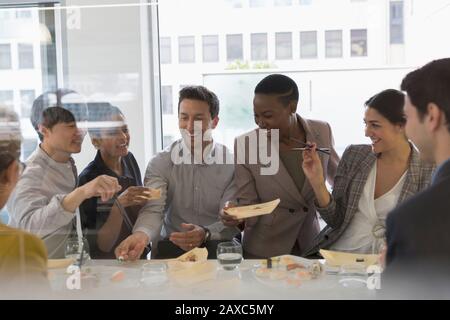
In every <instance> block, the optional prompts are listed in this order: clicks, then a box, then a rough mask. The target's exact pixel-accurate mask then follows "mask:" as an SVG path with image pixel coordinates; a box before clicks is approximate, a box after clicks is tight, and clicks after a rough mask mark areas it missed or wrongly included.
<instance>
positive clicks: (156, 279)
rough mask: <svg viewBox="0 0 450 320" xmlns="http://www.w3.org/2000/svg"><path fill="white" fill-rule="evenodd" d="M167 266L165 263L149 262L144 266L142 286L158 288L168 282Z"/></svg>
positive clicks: (142, 269)
mask: <svg viewBox="0 0 450 320" xmlns="http://www.w3.org/2000/svg"><path fill="white" fill-rule="evenodd" d="M166 271H167V266H166V264H165V263H159V262H149V263H145V264H143V265H142V268H141V284H142V285H143V286H149V287H151V286H157V285H161V284H163V283H164V282H166V281H167V273H166Z"/></svg>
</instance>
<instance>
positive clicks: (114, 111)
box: [88, 102, 125, 138]
mask: <svg viewBox="0 0 450 320" xmlns="http://www.w3.org/2000/svg"><path fill="white" fill-rule="evenodd" d="M88 109H89V124H88V132H89V135H90V136H91V138H99V137H100V133H101V131H102V130H104V129H106V130H107V129H109V128H108V127H106V126H104V125H101V122H108V121H111V120H112V119H113V118H114V117H116V116H122V117H125V116H124V115H123V113H122V111H120V109H119V108H118V107H116V106H113V105H111V104H110V103H109V102H96V103H88Z"/></svg>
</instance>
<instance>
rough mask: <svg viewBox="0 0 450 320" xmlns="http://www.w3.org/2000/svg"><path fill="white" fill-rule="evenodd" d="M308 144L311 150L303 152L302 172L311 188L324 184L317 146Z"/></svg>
mask: <svg viewBox="0 0 450 320" xmlns="http://www.w3.org/2000/svg"><path fill="white" fill-rule="evenodd" d="M308 144H309V145H311V148H310V149H306V150H304V151H303V163H302V168H303V172H304V173H305V176H306V178H308V180H309V183H310V184H311V185H312V186H319V185H322V184H324V183H325V179H324V177H323V168H322V162H321V161H320V158H319V155H318V154H317V151H316V148H317V145H316V144H315V143H309V142H308Z"/></svg>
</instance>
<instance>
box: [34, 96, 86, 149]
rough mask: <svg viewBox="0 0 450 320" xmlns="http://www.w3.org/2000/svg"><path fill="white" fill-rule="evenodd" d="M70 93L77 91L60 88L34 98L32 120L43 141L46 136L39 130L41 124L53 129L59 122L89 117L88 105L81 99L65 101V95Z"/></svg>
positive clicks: (81, 119)
mask: <svg viewBox="0 0 450 320" xmlns="http://www.w3.org/2000/svg"><path fill="white" fill-rule="evenodd" d="M69 94H77V93H76V92H75V91H73V90H68V89H58V90H56V91H48V92H45V93H43V94H41V95H40V96H39V97H37V98H36V99H35V100H34V102H33V106H32V107H31V117H30V120H31V124H32V125H33V128H34V130H36V132H37V134H38V136H39V139H40V140H41V141H42V139H43V138H44V137H43V136H42V134H41V133H40V132H39V125H43V126H44V127H46V128H49V129H51V128H53V126H54V125H56V124H58V123H70V122H75V121H85V120H87V119H88V111H87V106H86V104H85V103H84V102H83V101H81V99H79V101H76V102H70V101H68V102H63V97H64V96H66V95H69Z"/></svg>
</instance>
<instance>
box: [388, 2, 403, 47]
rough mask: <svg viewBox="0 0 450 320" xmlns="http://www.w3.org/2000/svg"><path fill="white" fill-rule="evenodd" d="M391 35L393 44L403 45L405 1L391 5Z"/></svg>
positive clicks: (391, 3)
mask: <svg viewBox="0 0 450 320" xmlns="http://www.w3.org/2000/svg"><path fill="white" fill-rule="evenodd" d="M389 35H390V37H389V38H390V43H391V44H403V42H404V39H403V1H391V2H390V4H389Z"/></svg>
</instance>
